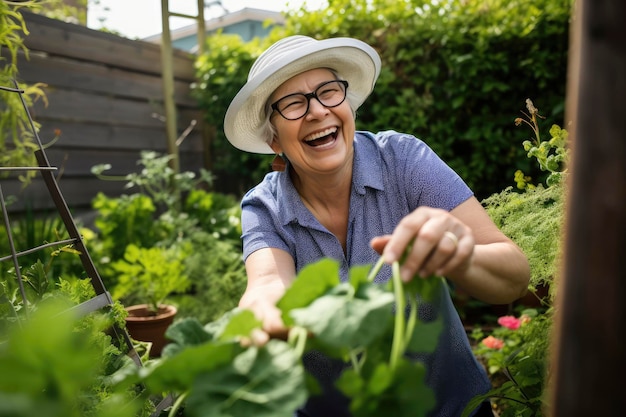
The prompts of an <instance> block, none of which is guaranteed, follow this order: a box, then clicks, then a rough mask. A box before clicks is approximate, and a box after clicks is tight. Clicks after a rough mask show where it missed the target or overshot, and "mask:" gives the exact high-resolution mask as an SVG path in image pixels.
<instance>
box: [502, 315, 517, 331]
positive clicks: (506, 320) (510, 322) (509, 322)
mask: <svg viewBox="0 0 626 417" xmlns="http://www.w3.org/2000/svg"><path fill="white" fill-rule="evenodd" d="M498 324H499V325H500V326H503V327H506V328H507V329H511V330H517V329H519V326H520V324H521V321H520V319H517V318H515V317H513V316H502V317H500V318H499V319H498Z"/></svg>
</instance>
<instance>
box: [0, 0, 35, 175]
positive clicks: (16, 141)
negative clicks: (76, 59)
mask: <svg viewBox="0 0 626 417" xmlns="http://www.w3.org/2000/svg"><path fill="white" fill-rule="evenodd" d="M36 6H37V4H36V2H34V1H27V2H6V1H3V2H0V52H2V57H0V87H4V88H9V89H18V90H21V91H23V92H22V93H21V94H16V93H15V92H13V91H9V90H5V89H3V88H0V165H2V166H29V165H35V164H34V155H33V153H32V151H33V149H34V146H35V144H34V142H33V141H34V136H33V131H32V129H31V124H30V123H31V121H30V120H29V117H28V115H27V113H26V112H25V109H24V104H25V105H26V106H30V105H32V103H33V102H34V101H36V100H39V99H41V100H44V102H45V100H46V96H45V94H44V92H43V89H42V87H43V84H41V83H36V84H33V85H27V84H24V83H17V82H16V81H15V79H16V76H17V73H18V69H17V61H18V56H19V55H20V53H21V54H23V55H24V57H25V58H26V59H28V49H27V48H26V47H25V46H24V42H23V39H22V38H23V36H26V35H28V29H27V28H26V24H25V22H24V18H23V16H22V14H21V10H22V9H23V8H30V9H33V8H35V7H36ZM4 51H8V57H6V56H5V53H4ZM7 58H8V59H7ZM22 100H24V102H22ZM33 126H34V127H35V129H37V128H38V127H39V125H38V124H37V123H33ZM33 175H34V173H32V172H29V173H26V174H24V175H22V176H20V179H21V180H22V181H23V182H24V183H28V180H29V179H30V178H32V176H33Z"/></svg>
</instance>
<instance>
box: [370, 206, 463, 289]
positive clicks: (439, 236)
mask: <svg viewBox="0 0 626 417" xmlns="http://www.w3.org/2000/svg"><path fill="white" fill-rule="evenodd" d="M371 245H372V248H374V250H376V251H377V252H378V253H380V254H381V255H382V256H383V257H384V259H385V262H387V263H392V262H395V261H400V260H401V259H403V261H402V265H401V266H400V275H401V277H402V280H403V281H405V282H406V281H409V280H411V279H412V278H413V277H414V276H415V275H416V274H417V275H419V276H421V277H428V276H430V275H433V274H434V275H440V276H449V275H459V274H463V273H464V272H465V271H466V270H467V268H468V267H469V265H470V263H471V259H472V256H473V253H474V245H475V242H474V235H473V233H472V229H470V228H469V227H468V226H467V225H465V224H464V223H463V222H461V221H460V220H459V219H458V218H456V217H455V216H453V215H452V214H451V213H450V212H447V211H445V210H441V209H435V208H430V207H419V208H418V209H416V210H414V211H413V212H412V213H410V214H408V215H407V216H406V217H404V218H403V219H402V220H401V221H400V223H399V224H398V226H397V227H396V229H395V230H394V232H393V234H391V235H385V236H379V237H376V238H374V239H372V241H371ZM407 248H408V252H407V256H406V258H403V254H404V253H405V250H407Z"/></svg>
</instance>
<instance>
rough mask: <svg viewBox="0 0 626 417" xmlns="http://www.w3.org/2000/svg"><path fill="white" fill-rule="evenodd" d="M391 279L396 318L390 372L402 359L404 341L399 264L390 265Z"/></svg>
mask: <svg viewBox="0 0 626 417" xmlns="http://www.w3.org/2000/svg"><path fill="white" fill-rule="evenodd" d="M391 268H392V271H393V273H392V279H393V293H394V296H395V299H396V318H395V322H394V327H393V342H392V344H391V357H390V358H389V367H390V368H391V370H392V372H393V371H395V369H396V366H398V361H399V360H400V358H401V357H402V354H403V350H404V346H405V341H404V330H405V326H404V322H405V318H404V308H405V301H406V300H405V298H404V286H403V284H402V279H401V278H400V264H399V263H398V262H397V261H396V262H394V263H393V264H392V265H391Z"/></svg>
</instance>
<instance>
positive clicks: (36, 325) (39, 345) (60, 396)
mask: <svg viewBox="0 0 626 417" xmlns="http://www.w3.org/2000/svg"><path fill="white" fill-rule="evenodd" d="M56 282H57V284H56V285H55V286H50V287H47V288H46V292H45V293H44V294H43V295H42V296H41V297H40V299H38V300H36V301H35V302H33V303H31V304H29V305H28V306H25V305H24V304H23V303H22V302H21V300H20V299H19V298H14V299H12V300H9V299H2V298H3V297H0V301H1V305H3V306H4V305H6V304H5V303H11V305H12V306H13V309H12V311H13V312H12V313H11V314H4V311H3V314H0V324H1V325H0V368H2V372H1V373H0V400H1V401H0V416H3V417H4V416H6V417H9V416H10V417H30V416H33V415H37V416H44V417H72V416H76V417H78V416H80V417H109V416H110V417H112V416H128V417H131V416H133V417H140V416H141V417H147V416H148V415H149V414H150V413H151V412H152V411H153V410H154V405H153V404H152V403H151V401H150V400H149V399H147V398H145V397H142V396H141V395H140V394H141V392H142V389H141V387H139V386H137V385H128V386H126V387H124V388H123V389H120V388H118V387H115V386H114V384H113V381H114V380H115V379H116V377H115V375H116V374H118V373H120V374H124V373H126V372H128V370H129V369H131V368H134V367H136V365H135V364H134V362H133V361H132V360H131V359H130V358H129V357H128V356H126V354H125V353H124V351H123V349H127V348H128V347H127V346H125V345H124V344H123V341H121V340H115V339H114V338H113V337H112V334H113V333H112V332H110V329H111V326H113V325H114V324H117V325H118V326H120V325H123V320H124V318H123V317H124V310H123V308H122V307H121V305H119V304H118V303H116V304H114V305H112V306H110V308H103V309H102V310H99V311H96V312H93V313H90V314H88V315H86V316H84V317H79V316H76V315H75V311H76V310H73V309H72V308H73V307H75V306H76V305H78V304H79V303H82V302H84V301H87V300H88V299H90V298H92V297H93V296H94V295H95V292H94V289H93V287H92V285H91V282H90V280H88V279H83V280H79V279H62V278H59V279H58V280H56ZM3 284H4V283H3ZM131 372H134V371H131Z"/></svg>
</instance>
